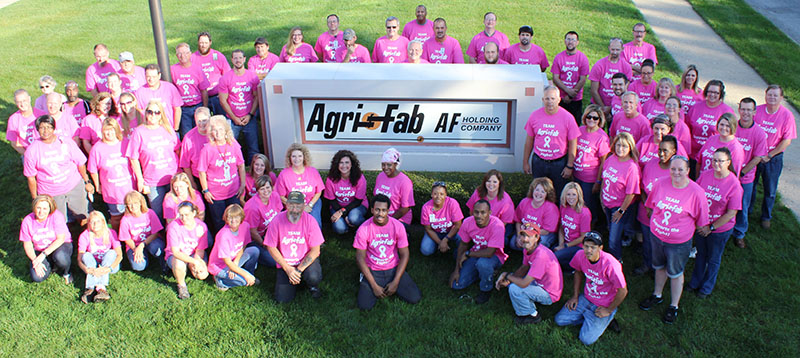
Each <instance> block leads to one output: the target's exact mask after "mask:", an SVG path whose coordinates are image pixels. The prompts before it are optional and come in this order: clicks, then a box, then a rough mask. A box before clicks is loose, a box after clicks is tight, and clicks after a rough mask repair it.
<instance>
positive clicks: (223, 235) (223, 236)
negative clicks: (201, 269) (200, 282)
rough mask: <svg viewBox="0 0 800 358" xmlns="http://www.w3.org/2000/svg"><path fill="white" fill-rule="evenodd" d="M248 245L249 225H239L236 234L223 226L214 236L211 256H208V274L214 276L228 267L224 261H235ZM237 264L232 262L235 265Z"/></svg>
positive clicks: (226, 226)
mask: <svg viewBox="0 0 800 358" xmlns="http://www.w3.org/2000/svg"><path fill="white" fill-rule="evenodd" d="M249 243H250V224H248V223H247V222H243V223H241V224H240V225H239V230H238V231H237V232H235V233H234V232H233V231H231V228H230V227H228V225H225V226H224V227H223V228H222V229H221V230H220V231H219V232H218V233H217V236H216V240H214V248H212V249H211V254H209V255H208V273H210V274H212V275H214V276H216V275H217V274H219V272H220V271H222V270H224V269H225V268H227V267H228V265H226V264H225V259H226V258H227V259H229V260H231V261H233V260H235V259H236V255H238V254H239V251H242V250H243V249H244V246H245V245H247V244H249ZM236 263H237V262H234V264H236Z"/></svg>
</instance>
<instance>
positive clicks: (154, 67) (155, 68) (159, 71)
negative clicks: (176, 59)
mask: <svg viewBox="0 0 800 358" xmlns="http://www.w3.org/2000/svg"><path fill="white" fill-rule="evenodd" d="M144 70H145V71H152V70H156V71H158V73H161V67H158V65H156V64H155V63H150V64H148V65H147V66H144Z"/></svg>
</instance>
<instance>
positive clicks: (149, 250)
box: [125, 237, 166, 271]
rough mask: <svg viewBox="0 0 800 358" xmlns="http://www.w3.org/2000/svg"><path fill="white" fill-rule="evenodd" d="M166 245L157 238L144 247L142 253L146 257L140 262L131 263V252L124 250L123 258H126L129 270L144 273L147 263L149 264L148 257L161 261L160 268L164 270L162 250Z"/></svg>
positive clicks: (162, 240)
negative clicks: (129, 264)
mask: <svg viewBox="0 0 800 358" xmlns="http://www.w3.org/2000/svg"><path fill="white" fill-rule="evenodd" d="M165 247H166V244H165V243H164V239H162V238H160V237H157V238H155V239H153V241H150V243H149V244H145V245H144V252H145V253H146V255H142V256H143V260H142V262H135V261H133V250H131V249H126V250H125V256H127V257H128V262H130V263H131V269H132V270H134V271H144V269H146V268H147V263H148V262H150V259H149V257H152V258H154V259H156V260H161V261H160V263H161V268H162V269H163V268H164V262H163V261H164V248H165Z"/></svg>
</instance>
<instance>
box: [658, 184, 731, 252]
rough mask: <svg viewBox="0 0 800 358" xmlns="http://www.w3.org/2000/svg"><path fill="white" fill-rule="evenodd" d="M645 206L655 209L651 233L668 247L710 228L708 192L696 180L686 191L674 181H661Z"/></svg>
mask: <svg viewBox="0 0 800 358" xmlns="http://www.w3.org/2000/svg"><path fill="white" fill-rule="evenodd" d="M740 202H741V200H740ZM645 206H647V207H648V208H650V209H652V210H653V214H652V215H650V232H651V233H652V234H653V235H655V236H656V237H657V238H659V239H660V240H661V241H663V242H665V243H668V244H681V243H684V242H686V241H689V240H691V239H692V236H693V235H694V232H695V229H696V227H697V226H705V225H708V201H706V195H705V192H704V191H703V188H701V187H700V186H699V185H697V183H695V182H693V181H689V185H687V186H686V187H685V188H682V189H677V188H675V187H674V186H673V185H672V180H671V179H670V180H667V179H664V180H659V181H657V182H656V183H655V184H653V191H651V192H650V195H649V196H648V197H647V202H646V203H645Z"/></svg>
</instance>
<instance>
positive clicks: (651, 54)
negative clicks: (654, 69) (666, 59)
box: [620, 41, 658, 80]
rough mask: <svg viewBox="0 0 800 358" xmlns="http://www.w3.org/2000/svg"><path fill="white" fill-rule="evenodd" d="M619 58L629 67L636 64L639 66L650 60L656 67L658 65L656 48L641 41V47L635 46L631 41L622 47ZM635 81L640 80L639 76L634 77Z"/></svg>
mask: <svg viewBox="0 0 800 358" xmlns="http://www.w3.org/2000/svg"><path fill="white" fill-rule="evenodd" d="M620 57H621V58H622V59H623V60H625V61H626V62H628V63H630V64H631V66H633V64H636V63H638V64H639V65H641V64H642V62H644V60H646V59H651V60H653V62H654V63H655V64H656V65H657V64H658V57H656V48H655V47H654V46H653V45H651V44H649V43H647V42H644V41H642V45H641V46H636V44H635V43H634V42H633V41H631V42H628V43H626V44H624V45H622V53H621V54H620ZM634 77H635V78H634V79H636V80H638V79H640V78H641V76H634Z"/></svg>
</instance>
